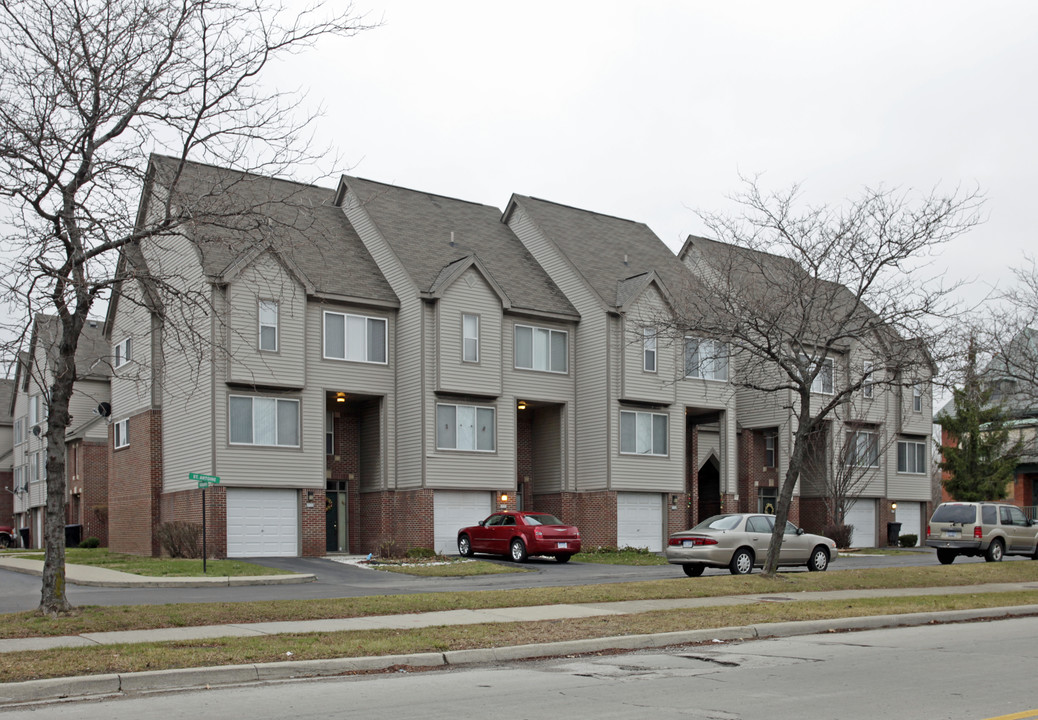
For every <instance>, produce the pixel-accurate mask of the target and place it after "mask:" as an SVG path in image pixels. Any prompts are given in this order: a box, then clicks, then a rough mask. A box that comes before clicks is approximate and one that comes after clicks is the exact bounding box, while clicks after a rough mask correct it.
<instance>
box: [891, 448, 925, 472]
mask: <svg viewBox="0 0 1038 720" xmlns="http://www.w3.org/2000/svg"><path fill="white" fill-rule="evenodd" d="M897 471H898V472H899V473H906V474H908V475H925V474H926V441H925V440H907V439H906V440H898V441H897Z"/></svg>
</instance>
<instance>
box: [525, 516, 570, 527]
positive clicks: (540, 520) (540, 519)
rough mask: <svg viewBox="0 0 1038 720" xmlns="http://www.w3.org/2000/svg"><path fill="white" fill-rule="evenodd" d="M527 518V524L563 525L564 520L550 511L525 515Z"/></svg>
mask: <svg viewBox="0 0 1038 720" xmlns="http://www.w3.org/2000/svg"><path fill="white" fill-rule="evenodd" d="M523 517H524V518H526V524H527V525H561V524H562V521H561V520H559V519H558V518H557V517H555V516H554V515H549V514H548V513H538V514H536V515H524V516H523Z"/></svg>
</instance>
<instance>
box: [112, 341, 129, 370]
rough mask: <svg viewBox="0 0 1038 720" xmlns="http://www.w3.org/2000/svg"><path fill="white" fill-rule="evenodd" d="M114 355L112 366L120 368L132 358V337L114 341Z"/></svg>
mask: <svg viewBox="0 0 1038 720" xmlns="http://www.w3.org/2000/svg"><path fill="white" fill-rule="evenodd" d="M114 355H115V363H114V367H117V368H121V367H122V366H123V365H125V364H126V363H128V362H130V361H131V360H133V339H132V338H126V339H124V340H123V341H121V342H118V343H116V345H115V350H114Z"/></svg>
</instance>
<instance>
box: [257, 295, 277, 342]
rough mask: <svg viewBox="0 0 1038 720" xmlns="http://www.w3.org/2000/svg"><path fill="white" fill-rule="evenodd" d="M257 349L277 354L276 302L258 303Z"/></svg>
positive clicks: (265, 301) (264, 301) (262, 301)
mask: <svg viewBox="0 0 1038 720" xmlns="http://www.w3.org/2000/svg"><path fill="white" fill-rule="evenodd" d="M259 349H260V350H264V351H267V352H277V349H278V303H277V300H260V301H259Z"/></svg>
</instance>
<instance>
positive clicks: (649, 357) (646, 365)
mask: <svg viewBox="0 0 1038 720" xmlns="http://www.w3.org/2000/svg"><path fill="white" fill-rule="evenodd" d="M642 369H643V370H644V371H645V372H656V328H653V327H647V328H642Z"/></svg>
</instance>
